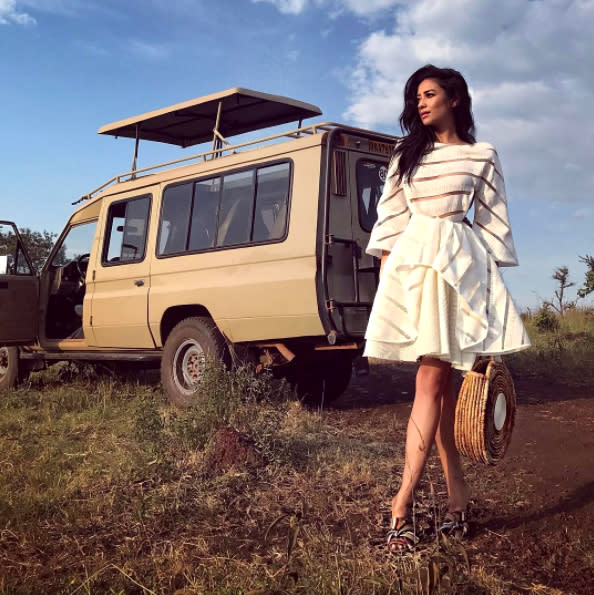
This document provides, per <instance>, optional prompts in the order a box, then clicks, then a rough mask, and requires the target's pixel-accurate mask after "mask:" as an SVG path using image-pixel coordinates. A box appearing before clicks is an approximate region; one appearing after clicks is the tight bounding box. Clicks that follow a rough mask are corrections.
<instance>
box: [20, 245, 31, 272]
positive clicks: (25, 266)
mask: <svg viewBox="0 0 594 595" xmlns="http://www.w3.org/2000/svg"><path fill="white" fill-rule="evenodd" d="M16 274H17V275H31V274H32V271H31V267H30V266H29V263H28V262H27V259H26V257H25V253H24V252H23V249H22V248H21V244H20V242H19V245H18V248H17V254H16Z"/></svg>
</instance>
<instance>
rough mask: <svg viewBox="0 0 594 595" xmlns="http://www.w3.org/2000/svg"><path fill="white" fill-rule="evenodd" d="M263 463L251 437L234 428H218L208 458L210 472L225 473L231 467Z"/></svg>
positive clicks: (244, 466)
mask: <svg viewBox="0 0 594 595" xmlns="http://www.w3.org/2000/svg"><path fill="white" fill-rule="evenodd" d="M262 464H263V460H262V457H261V456H260V454H259V453H258V451H257V450H256V447H255V445H254V443H253V441H252V440H250V438H248V437H247V436H245V435H244V434H241V432H238V431H237V430H235V429H234V428H222V429H221V430H218V431H217V432H216V433H215V435H214V436H213V439H212V448H211V450H210V453H209V455H208V457H207V459H206V463H205V466H206V470H207V472H208V473H213V474H214V473H224V472H225V471H228V470H229V469H230V468H231V467H239V468H248V469H249V468H255V467H259V466H261V465H262Z"/></svg>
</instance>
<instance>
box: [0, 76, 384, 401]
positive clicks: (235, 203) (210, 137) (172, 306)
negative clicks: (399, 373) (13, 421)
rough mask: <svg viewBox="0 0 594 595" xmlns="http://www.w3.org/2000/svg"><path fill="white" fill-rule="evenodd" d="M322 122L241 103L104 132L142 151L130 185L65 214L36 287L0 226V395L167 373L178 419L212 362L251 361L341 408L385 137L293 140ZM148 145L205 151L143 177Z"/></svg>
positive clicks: (164, 113)
mask: <svg viewBox="0 0 594 595" xmlns="http://www.w3.org/2000/svg"><path fill="white" fill-rule="evenodd" d="M321 113H322V112H321V111H320V109H319V108H318V107H316V106H314V105H310V104H307V103H303V102H300V101H296V100H293V99H289V98H285V97H280V96H275V95H269V94H265V93H260V92H256V91H250V90H246V89H240V88H236V89H230V90H228V91H224V92H221V93H217V94H214V95H210V96H206V97H202V98H198V99H194V100H191V101H187V102H185V103H180V104H177V105H174V106H172V107H168V108H164V109H160V110H157V111H153V112H150V113H147V114H144V115H141V116H137V117H133V118H129V119H127V120H123V121H120V122H116V123H114V124H110V125H107V126H103V127H102V128H100V129H99V133H100V134H107V135H113V136H116V137H129V138H134V139H135V146H134V157H133V163H132V168H131V171H129V172H127V173H124V174H120V175H118V176H115V177H114V178H112V179H110V180H109V181H107V182H105V183H104V184H102V185H101V186H99V187H98V188H96V189H95V190H93V191H92V192H89V194H86V195H85V196H83V197H82V198H81V199H79V200H78V201H77V202H76V203H73V204H76V205H77V207H76V210H75V211H74V213H73V215H72V216H71V217H70V220H69V221H68V223H67V224H66V227H65V228H64V231H63V232H62V233H61V235H60V236H59V238H58V240H57V242H56V244H55V246H54V247H53V250H52V252H51V254H50V256H49V258H48V260H47V262H46V263H45V265H44V266H43V268H42V270H41V271H40V273H39V274H36V273H35V271H34V269H33V266H32V264H31V261H30V259H29V257H28V256H27V251H26V249H25V246H24V244H23V241H22V239H21V237H20V236H19V233H18V229H17V227H16V225H15V224H14V223H11V222H8V221H0V225H1V226H2V228H1V229H0V232H1V235H0V238H2V240H1V241H0V345H1V346H2V347H0V388H4V389H7V388H11V387H13V386H15V385H16V384H17V383H18V382H19V381H20V380H22V379H23V378H25V377H26V375H27V374H28V372H29V371H31V370H35V369H40V368H42V367H45V366H46V365H48V364H49V363H51V362H55V361H58V360H75V361H111V362H116V363H125V362H141V363H142V365H145V364H146V365H158V364H159V362H160V367H161V378H162V384H163V388H164V391H165V393H166V395H167V396H168V398H169V399H170V400H171V401H173V402H174V403H176V404H181V405H183V404H186V403H188V402H189V401H190V400H191V399H193V398H195V395H196V393H199V390H200V387H199V381H200V377H201V375H202V373H203V371H204V369H205V366H206V365H208V362H209V361H210V358H222V359H223V360H224V361H225V362H227V363H230V362H231V361H232V360H233V359H234V358H240V359H244V358H248V359H251V360H252V361H254V362H255V363H256V365H257V366H258V367H259V368H260V369H262V368H272V369H273V370H274V371H275V372H276V373H277V374H279V375H284V376H286V377H287V378H288V379H289V380H290V381H291V382H292V383H293V384H294V385H295V386H296V387H297V389H298V391H300V392H301V393H302V394H303V393H306V392H308V393H309V394H311V395H314V396H319V395H322V394H323V395H324V396H325V399H326V400H327V401H328V400H331V399H334V398H336V397H337V396H339V395H340V394H341V393H342V392H343V391H344V389H345V388H346V387H347V386H348V383H349V380H350V378H351V371H352V364H353V361H354V360H355V358H356V357H357V356H358V355H360V353H361V348H362V341H363V336H364V332H365V328H366V325H367V320H368V317H369V312H370V308H371V304H372V301H373V297H374V294H375V290H376V286H377V282H378V272H379V262H378V260H377V259H374V258H373V257H371V256H369V255H366V254H365V253H364V247H365V245H366V244H367V241H368V238H369V233H370V231H371V228H372V225H373V223H374V221H375V219H376V217H377V215H376V204H377V200H378V198H379V196H380V194H381V191H382V187H383V182H384V180H385V177H386V173H387V165H388V161H389V157H390V154H391V150H392V146H393V143H394V140H395V138H394V137H392V136H389V135H386V134H380V133H377V132H371V131H368V130H362V129H358V128H353V127H349V126H344V125H341V124H336V123H332V122H323V123H316V124H310V125H303V120H304V119H306V118H309V117H313V116H320V115H321ZM290 122H296V127H293V128H291V129H289V130H283V131H281V132H275V131H274V132H273V133H272V134H269V135H268V136H265V137H263V138H257V139H253V140H243V141H242V142H239V143H236V144H233V143H231V142H230V141H229V140H228V139H229V138H230V137H232V136H234V135H239V134H242V133H253V132H254V131H256V130H262V129H264V128H269V127H272V126H277V125H279V126H280V125H286V124H289V123H290ZM284 128H286V126H284ZM140 140H149V141H155V142H161V143H171V144H174V145H179V146H181V147H188V146H192V145H196V144H199V143H212V144H211V146H210V148H208V146H207V150H205V151H203V152H201V153H199V154H196V155H192V156H188V157H184V158H181V159H177V160H175V161H170V162H166V163H160V164H158V165H155V166H151V167H144V168H142V169H139V168H137V165H136V161H137V155H138V147H139V141H140Z"/></svg>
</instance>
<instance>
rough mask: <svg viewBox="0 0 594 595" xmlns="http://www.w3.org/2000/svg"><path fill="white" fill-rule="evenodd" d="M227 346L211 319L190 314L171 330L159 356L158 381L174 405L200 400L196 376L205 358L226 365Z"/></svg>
mask: <svg viewBox="0 0 594 595" xmlns="http://www.w3.org/2000/svg"><path fill="white" fill-rule="evenodd" d="M228 353H229V352H228V349H227V345H226V343H225V339H224V338H223V335H221V333H220V331H219V329H218V328H217V326H216V324H215V323H214V321H213V320H212V319H210V318H205V317H201V316H200V317H199V316H194V317H191V318H186V319H185V320H182V321H181V322H179V323H178V324H177V325H176V326H175V327H174V328H173V330H172V331H171V333H170V334H169V336H168V337H167V340H166V341H165V347H164V349H163V357H162V359H161V382H162V384H163V390H164V391H165V395H166V396H167V398H168V399H169V400H170V401H171V402H172V403H173V404H174V405H177V406H178V407H187V406H188V405H190V404H191V403H194V402H196V401H198V400H199V399H200V379H201V378H202V376H203V375H204V371H205V370H206V366H207V365H208V362H209V361H216V360H221V361H223V362H224V363H225V364H226V365H227V364H228V359H229V356H228Z"/></svg>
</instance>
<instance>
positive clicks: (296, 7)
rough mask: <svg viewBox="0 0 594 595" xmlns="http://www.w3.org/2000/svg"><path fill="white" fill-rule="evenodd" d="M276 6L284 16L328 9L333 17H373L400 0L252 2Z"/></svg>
mask: <svg viewBox="0 0 594 595" xmlns="http://www.w3.org/2000/svg"><path fill="white" fill-rule="evenodd" d="M252 2H267V3H268V4H272V5H274V6H275V7H276V8H277V9H278V10H279V11H280V12H282V13H284V14H301V13H302V12H304V11H305V10H307V9H308V8H310V7H322V8H328V10H329V11H330V14H331V15H332V16H337V15H339V14H341V13H344V12H352V13H353V14H355V15H357V16H371V15H374V14H377V13H379V12H381V11H384V10H386V9H388V8H392V7H393V6H396V5H397V4H398V3H399V0H252Z"/></svg>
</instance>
